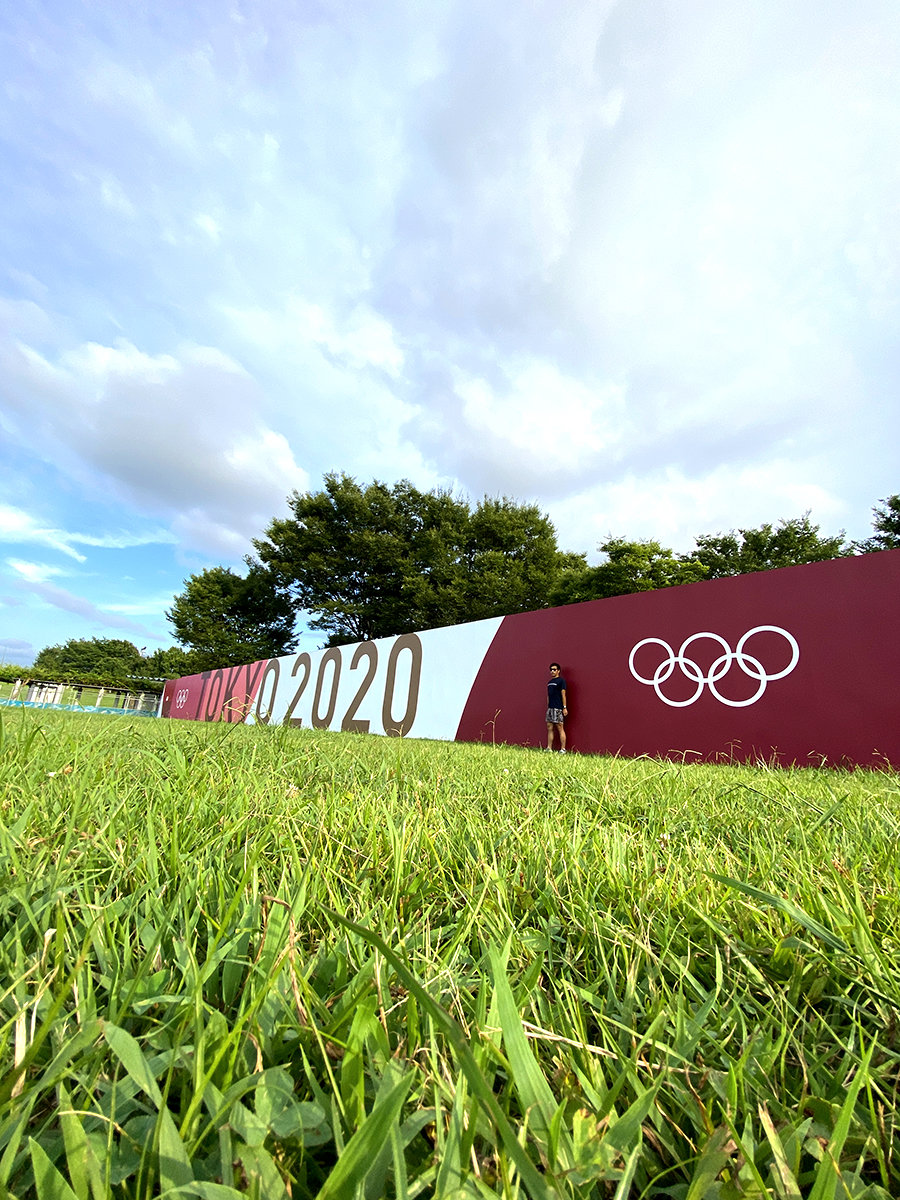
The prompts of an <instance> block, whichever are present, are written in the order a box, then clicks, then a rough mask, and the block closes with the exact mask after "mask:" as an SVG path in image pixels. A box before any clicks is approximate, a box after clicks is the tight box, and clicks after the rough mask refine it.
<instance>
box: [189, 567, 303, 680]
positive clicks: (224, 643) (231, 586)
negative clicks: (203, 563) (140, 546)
mask: <svg viewBox="0 0 900 1200" xmlns="http://www.w3.org/2000/svg"><path fill="white" fill-rule="evenodd" d="M184 582H185V590H184V591H183V592H182V593H181V594H180V595H178V596H176V597H175V602H174V604H173V605H172V607H171V608H170V609H169V610H168V611H167V613H166V617H167V618H168V619H169V621H170V622H171V624H172V627H173V629H174V631H175V638H176V640H177V641H179V642H180V643H181V644H182V645H183V646H187V647H189V648H190V651H191V655H190V666H191V667H192V670H193V671H194V672H196V671H205V670H209V669H212V668H215V667H230V666H239V665H240V664H242V663H248V662H253V661H255V660H256V659H260V658H276V657H278V656H279V655H281V654H287V653H288V651H290V650H292V649H293V648H294V646H295V645H296V641H297V639H296V637H295V635H294V614H293V609H292V607H291V605H290V603H289V602H288V601H287V599H286V598H285V597H284V596H283V595H282V594H281V593H280V592H279V591H278V589H277V587H276V585H275V581H274V580H273V579H272V577H271V576H270V575H269V573H268V572H266V571H264V570H263V569H262V568H261V567H259V566H251V568H250V570H249V572H248V574H247V575H246V576H240V575H236V574H235V573H234V571H231V570H230V569H229V568H228V567H212V568H210V569H209V570H206V571H201V572H200V573H199V575H191V577H190V578H189V579H186V580H185V581H184Z"/></svg>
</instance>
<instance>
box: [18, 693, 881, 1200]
mask: <svg viewBox="0 0 900 1200" xmlns="http://www.w3.org/2000/svg"><path fill="white" fill-rule="evenodd" d="M898 833H900V779H898V777H897V776H896V775H892V774H888V773H883V774H882V773H874V772H866V771H857V772H855V773H848V772H839V771H825V770H812V769H806V770H785V771H779V770H774V769H769V768H766V767H745V766H735V767H731V766H704V765H688V764H679V763H672V762H662V761H656V760H649V759H640V760H635V761H626V760H623V759H615V758H599V757H580V756H578V755H566V756H565V757H562V756H559V755H553V756H551V755H549V754H546V753H542V752H539V751H534V750H523V749H520V748H506V747H493V746H466V745H459V744H453V743H436V742H424V741H414V740H400V739H395V738H390V739H389V738H382V737H374V736H368V735H363V734H332V733H327V732H319V731H307V730H303V729H284V728H264V727H261V726H256V727H249V726H239V725H229V726H222V725H204V724H198V723H194V722H178V721H166V720H159V721H156V720H154V721H149V720H146V719H133V718H129V717H104V716H86V715H80V714H69V713H50V712H36V711H24V712H23V711H14V710H3V713H2V727H0V871H2V882H3V887H2V895H0V906H2V918H0V954H2V956H3V964H2V993H0V994H2V1005H0V1031H2V1035H0V1036H2V1040H0V1198H2V1197H5V1196H13V1197H30V1196H38V1197H40V1198H41V1200H44V1198H49V1197H53V1198H54V1200H71V1198H72V1197H75V1198H76V1200H100V1198H101V1197H106V1196H114V1197H135V1198H138V1197H141V1198H143V1197H152V1196H160V1195H164V1194H165V1195H167V1196H172V1197H174V1196H199V1197H208V1198H210V1200H217V1198H223V1200H224V1198H225V1197H234V1196H237V1195H245V1194H250V1195H255V1196H259V1197H262V1198H264V1200H270V1198H277V1197H283V1196H290V1197H314V1196H320V1197H322V1198H323V1200H325V1198H331V1197H347V1198H353V1197H366V1198H368V1200H377V1198H378V1197H381V1196H397V1197H415V1196H428V1197H431V1196H436V1197H470V1196H471V1197H477V1196H508V1197H514V1196H522V1197H557V1196H559V1197H584V1198H587V1197H612V1196H617V1197H623V1198H624V1197H650V1196H667V1197H686V1198H688V1200H702V1198H703V1197H720V1198H722V1200H726V1198H728V1197H738V1196H775V1197H784V1198H788V1197H795V1198H796V1197H814V1198H815V1200H825V1198H829V1200H830V1198H839V1197H847V1196H850V1197H873V1198H874V1197H885V1196H892V1195H898V1194H900V1161H898V1153H900V1146H898V1130H897V1126H896V1121H897V1117H896V1110H897V1091H898V1083H900V1075H898V1061H900V1055H898V1008H900V968H898V960H900V920H898V917H900V891H898V861H900V860H898Z"/></svg>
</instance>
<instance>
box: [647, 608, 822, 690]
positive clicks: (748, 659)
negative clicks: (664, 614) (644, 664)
mask: <svg viewBox="0 0 900 1200" xmlns="http://www.w3.org/2000/svg"><path fill="white" fill-rule="evenodd" d="M757 633H777V634H780V635H781V637H783V638H784V639H785V641H786V642H787V644H788V645H789V646H790V648H791V660H790V662H789V663H788V665H787V666H786V667H784V668H783V669H782V670H780V671H773V672H771V673H770V672H767V671H766V669H765V667H764V666H763V665H762V663H761V662H760V661H759V659H758V658H756V657H755V656H754V655H752V654H748V653H747V651H746V650H745V648H744V647H745V646H746V645H747V643H748V642H749V640H750V639H751V638H752V637H754V636H755V635H756V634H757ZM702 638H709V639H710V640H711V641H713V642H717V643H718V644H719V646H721V648H722V653H721V654H720V655H719V657H718V658H717V659H716V660H715V662H714V663H713V664H712V666H711V667H710V668H709V670H708V671H707V673H706V674H705V675H704V673H703V671H702V670H701V668H700V667H699V666H698V664H697V663H696V662H694V660H693V659H692V658H688V657H687V654H686V651H687V649H688V647H689V646H690V645H692V644H693V643H694V642H697V641H700V640H701V639H702ZM650 645H654V646H661V647H662V648H663V650H665V652H666V657H665V658H664V659H663V660H662V662H661V663H660V664H659V666H658V667H657V668H656V670H655V671H654V672H653V677H652V678H651V679H647V678H646V677H645V676H644V675H639V674H638V672H637V671H636V670H635V668H634V656H635V655H636V654H637V652H638V650H640V648H641V647H642V646H650ZM799 661H800V647H799V646H798V645H797V639H796V638H795V637H794V636H793V634H790V633H788V631H787V630H786V629H782V628H781V627H780V626H778V625H757V626H755V627H754V628H753V629H748V630H747V632H746V633H745V634H744V636H743V637H742V638H741V640H740V641H739V642H738V644H737V649H735V650H732V649H731V647H730V646H729V644H728V642H726V641H725V639H724V638H723V637H721V636H720V635H719V634H718V633H694V634H691V636H690V637H689V638H685V639H684V641H683V642H682V643H681V646H680V648H679V650H678V653H677V654H676V653H675V652H674V651H673V650H672V647H671V646H670V645H669V643H668V642H664V641H663V639H662V638H656V637H649V638H644V640H643V641H641V642H638V643H637V645H636V646H634V647H633V648H632V651H631V653H630V654H629V656H628V669H629V670H630V671H631V674H632V675H633V676H634V677H635V679H636V680H638V682H639V683H645V684H647V685H648V686H649V687H652V688H653V690H654V691H655V692H656V694H657V696H658V697H659V699H660V700H662V702H663V704H668V705H669V706H670V707H671V708H687V707H688V705H690V704H693V703H694V702H695V701H697V700H699V698H700V696H701V694H702V692H703V688H704V687H708V688H709V690H710V692H712V694H713V695H714V696H715V698H716V699H717V700H718V701H719V703H720V704H727V705H728V707H729V708H746V707H747V706H748V705H749V704H755V703H756V702H757V700H760V699H762V696H763V693H764V692H765V690H766V685H767V684H769V683H771V682H772V681H773V680H775V679H784V677H785V675H790V673H791V671H793V669H794V667H796V665H797V663H798V662H799ZM732 663H737V665H738V666H739V667H740V668H741V670H742V671H743V672H744V674H745V675H747V676H749V678H751V679H755V680H756V681H757V684H756V691H755V692H754V693H753V695H752V696H750V697H748V698H747V699H746V700H729V699H728V697H727V696H723V695H722V694H721V693H720V692H719V691H718V689H717V687H716V684H717V683H719V681H720V680H721V679H722V678H723V676H725V675H727V674H728V672H729V670H730V669H731V665H732ZM676 667H679V668H680V670H681V673H682V675H684V676H685V677H686V678H687V679H690V680H691V681H692V682H693V683H695V684H696V688H695V690H694V694H693V696H689V697H688V699H687V700H670V699H669V697H668V696H666V695H664V694H663V691H662V685H663V684H664V683H665V682H666V680H667V679H669V678H671V676H672V674H673V672H674V670H675V668H676Z"/></svg>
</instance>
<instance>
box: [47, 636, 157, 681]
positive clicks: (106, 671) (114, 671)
mask: <svg viewBox="0 0 900 1200" xmlns="http://www.w3.org/2000/svg"><path fill="white" fill-rule="evenodd" d="M144 670H145V663H144V659H143V658H142V656H141V652H140V650H138V648H137V646H135V645H134V644H133V643H132V642H126V641H122V640H121V639H119V638H91V639H89V640H87V639H81V638H70V639H69V640H68V641H67V642H64V643H63V645H61V646H45V647H44V649H43V650H42V651H41V652H40V654H39V655H38V656H37V658H36V659H35V660H34V666H33V667H31V668H29V671H28V673H29V674H31V675H33V676H35V677H39V676H44V677H45V678H47V679H52V680H59V681H61V682H63V681H65V680H68V679H72V680H76V681H78V680H90V679H91V678H97V679H103V680H111V681H121V682H122V684H123V686H132V683H131V679H130V678H129V677H130V676H134V675H143V674H144Z"/></svg>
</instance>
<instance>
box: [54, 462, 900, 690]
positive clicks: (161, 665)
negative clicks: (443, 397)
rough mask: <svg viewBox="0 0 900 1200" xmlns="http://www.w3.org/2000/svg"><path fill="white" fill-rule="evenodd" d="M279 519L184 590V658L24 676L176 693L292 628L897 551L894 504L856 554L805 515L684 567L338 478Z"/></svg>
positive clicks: (373, 625)
mask: <svg viewBox="0 0 900 1200" xmlns="http://www.w3.org/2000/svg"><path fill="white" fill-rule="evenodd" d="M288 506H289V509H290V513H291V515H290V516H288V517H284V518H277V519H275V520H273V521H272V522H271V523H270V525H269V527H268V529H267V530H266V531H265V535H264V536H263V537H261V538H259V539H256V540H254V542H253V547H254V550H255V555H254V556H248V558H247V560H246V563H247V571H246V573H245V574H243V575H240V574H238V573H236V572H234V571H232V570H230V569H229V568H227V567H213V568H211V569H208V570H205V571H201V572H199V574H196V575H192V576H190V578H188V579H186V580H185V588H184V591H183V592H181V593H180V594H179V595H178V596H176V597H175V600H174V603H173V605H172V608H171V609H170V610H169V611H168V612H167V613H166V616H167V618H168V620H169V621H170V623H171V625H172V628H173V630H174V633H175V638H176V640H177V641H178V643H179V646H176V647H171V648H169V649H168V650H159V651H157V652H156V653H155V654H153V655H151V656H149V657H147V658H143V657H142V656H141V655H140V653H139V652H138V651H137V650H136V649H135V647H134V646H132V645H131V643H130V642H103V641H102V640H101V639H94V640H93V642H81V643H75V642H69V643H66V645H65V646H62V647H61V646H54V647H49V648H47V649H46V650H43V651H41V654H40V655H39V656H38V659H37V660H36V663H35V668H34V669H35V670H37V669H38V666H39V665H40V667H41V669H44V668H46V669H47V670H48V671H49V670H51V669H52V668H53V667H54V666H56V667H57V668H58V669H59V670H64V671H68V672H69V674H67V675H64V676H60V675H54V676H53V677H54V678H70V677H71V672H72V671H73V670H75V669H76V667H77V666H78V664H81V666H80V667H78V669H86V668H87V659H88V658H89V657H90V655H91V654H94V655H95V656H96V655H97V654H98V653H99V650H100V648H101V647H103V646H107V647H108V646H117V647H120V648H122V647H128V648H130V652H133V654H134V655H136V656H137V659H138V660H139V661H137V662H135V660H134V658H133V657H129V652H126V651H124V650H120V651H119V652H118V653H119V658H120V661H121V663H122V665H123V667H124V665H126V664H127V665H128V671H127V675H124V676H122V677H126V678H129V679H131V678H134V677H149V678H157V679H159V678H174V677H177V676H182V675H188V674H192V673H195V672H197V671H203V670H207V669H211V668H214V667H222V666H233V665H239V664H241V663H247V662H253V661H255V660H257V659H262V658H273V657H277V656H279V655H282V654H287V653H289V652H290V651H291V650H292V649H294V647H295V646H296V643H297V633H296V630H297V625H298V621H302V622H303V623H304V624H306V625H308V626H309V628H311V629H314V630H317V631H318V632H320V633H322V634H323V635H324V639H325V644H326V645H329V646H334V645H341V644H343V643H347V642H357V641H367V640H372V639H375V638H379V637H388V636H393V635H396V634H401V633H411V632H415V631H416V630H421V629H434V628H438V627H440V626H444V625H455V624H459V623H461V622H464V621H476V620H480V619H482V618H485V617H495V616H505V615H507V614H509V613H516V612H526V611H529V610H532V609H538V608H547V607H551V606H555V605H563V604H572V603H575V602H578V601H582V600H596V599H602V598H605V597H609V596H621V595H626V594H629V593H632V592H641V591H649V590H653V589H656V588H662V587H671V586H673V585H675V584H681V583H695V582H698V581H700V580H705V579H720V578H722V577H723V576H727V575H743V574H747V573H748V572H752V571H768V570H771V569H773V568H775V567H786V566H795V565H797V564H800V563H811V562H821V561H823V560H825V559H833V558H841V557H845V556H849V555H853V554H863V553H870V552H872V551H876V550H888V549H893V548H895V547H900V495H893V496H889V497H887V498H886V499H884V500H883V501H880V502H879V503H878V505H876V507H875V508H874V509H873V514H874V518H873V531H874V532H873V534H872V536H871V537H869V538H867V539H865V540H864V541H861V542H852V541H847V540H846V538H845V535H844V533H843V531H841V532H839V533H837V534H835V535H833V536H827V535H823V534H822V533H821V532H820V530H819V526H818V525H815V524H813V523H812V521H811V520H810V516H809V513H805V514H804V515H803V516H800V517H793V518H790V519H787V520H783V521H780V522H779V523H778V524H777V525H771V524H764V525H761V526H759V527H758V528H756V529H737V530H730V531H728V532H727V533H716V534H702V535H700V536H699V537H697V539H696V541H695V546H694V548H693V550H691V552H690V553H689V554H676V553H675V552H674V551H673V550H671V549H670V548H668V547H666V546H664V545H662V544H661V543H660V542H657V541H654V540H648V539H643V540H636V541H630V540H628V539H627V538H624V537H611V538H609V539H608V540H607V541H605V542H602V543H601V544H600V545H599V546H598V549H599V550H600V551H601V552H602V553H603V555H604V561H603V562H601V563H600V564H599V565H597V566H589V565H588V562H587V557H586V555H584V554H575V553H571V552H567V551H563V550H560V548H559V546H558V545H557V540H556V531H555V529H554V527H553V525H552V523H551V521H550V519H549V518H548V517H547V516H546V514H544V513H542V512H541V511H540V509H539V508H538V507H537V506H536V505H533V504H521V503H519V502H517V501H515V500H510V499H507V498H502V499H497V498H489V497H485V498H484V499H483V500H481V501H480V502H478V503H477V504H475V505H474V507H473V506H472V505H471V504H470V503H469V501H468V500H466V499H464V498H460V497H458V496H454V495H453V494H452V493H450V492H448V491H442V490H435V491H430V492H422V491H420V490H419V489H418V488H415V487H413V485H412V484H411V483H410V482H409V481H408V480H401V481H400V482H399V483H396V484H394V485H393V486H388V485H387V484H385V483H381V482H379V481H377V480H376V481H374V482H372V483H370V484H368V485H362V484H360V483H358V482H357V481H356V480H355V479H353V478H352V477H351V476H348V475H345V474H338V473H333V474H329V475H326V476H325V479H324V487H323V488H322V489H321V490H320V491H317V492H305V493H299V492H296V491H295V492H293V493H292V494H291V496H290V497H289V498H288ZM79 655H80V656H81V657H78V656H79ZM85 656H86V657H85ZM108 665H109V666H111V660H106V662H105V663H104V666H103V671H104V673H106V670H107V666H108Z"/></svg>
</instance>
